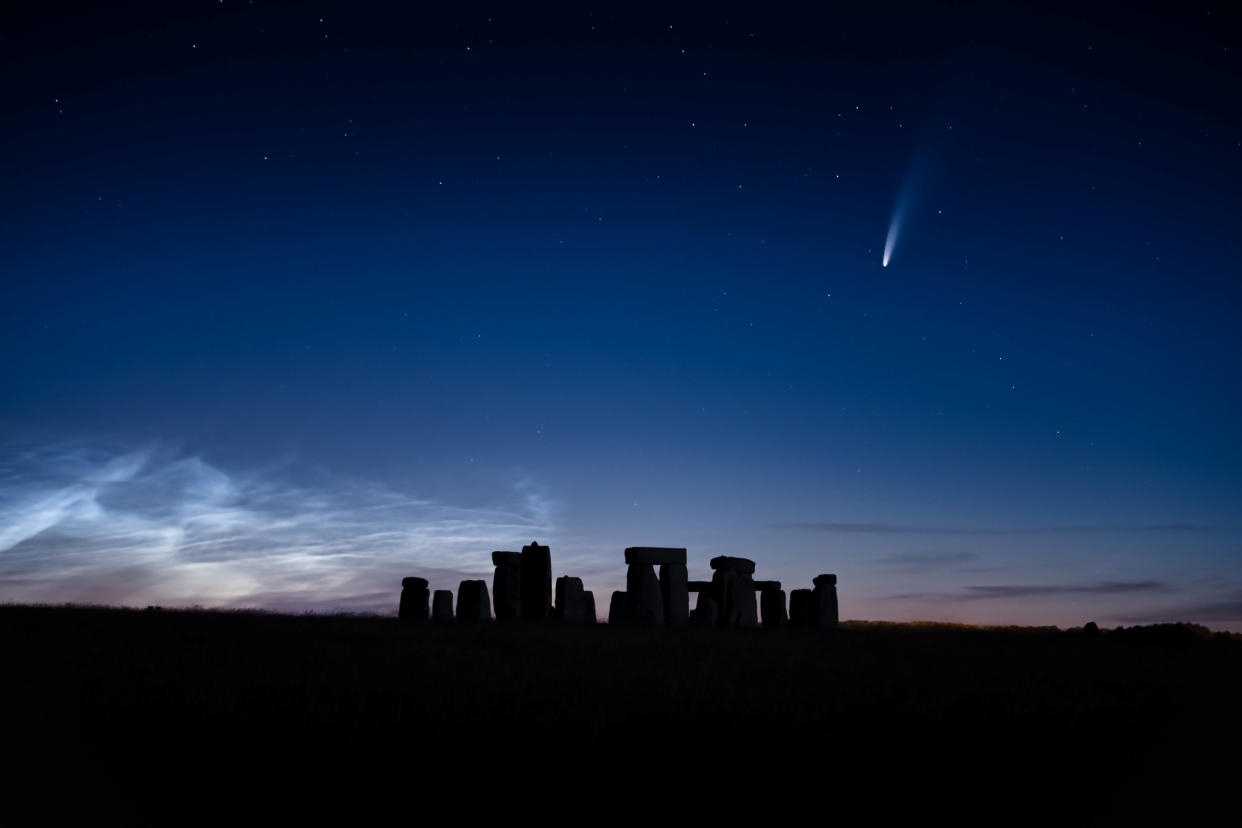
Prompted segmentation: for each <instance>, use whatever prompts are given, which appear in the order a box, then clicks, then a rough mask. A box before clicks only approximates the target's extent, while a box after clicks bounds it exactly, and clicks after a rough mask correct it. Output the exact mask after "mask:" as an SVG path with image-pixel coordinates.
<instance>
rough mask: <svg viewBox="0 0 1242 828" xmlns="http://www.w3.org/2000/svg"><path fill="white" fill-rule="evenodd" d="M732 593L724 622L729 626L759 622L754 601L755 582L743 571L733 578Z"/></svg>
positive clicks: (751, 624) (745, 625)
mask: <svg viewBox="0 0 1242 828" xmlns="http://www.w3.org/2000/svg"><path fill="white" fill-rule="evenodd" d="M732 587H733V594H732V597H731V598H730V600H729V609H728V615H727V616H726V619H727V620H726V623H727V625H728V626H730V627H754V626H756V625H757V624H758V623H759V608H758V607H757V606H756V602H755V582H754V580H753V579H752V578H751V577H750V575H748V574H746V573H745V572H738V573H737V574H736V575H735V576H734V578H733V584H732Z"/></svg>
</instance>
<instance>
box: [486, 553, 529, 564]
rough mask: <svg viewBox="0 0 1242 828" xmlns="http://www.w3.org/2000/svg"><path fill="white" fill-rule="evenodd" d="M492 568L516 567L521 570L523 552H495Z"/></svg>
mask: <svg viewBox="0 0 1242 828" xmlns="http://www.w3.org/2000/svg"><path fill="white" fill-rule="evenodd" d="M492 566H515V567H518V568H521V566H522V553H521V552H493V553H492Z"/></svg>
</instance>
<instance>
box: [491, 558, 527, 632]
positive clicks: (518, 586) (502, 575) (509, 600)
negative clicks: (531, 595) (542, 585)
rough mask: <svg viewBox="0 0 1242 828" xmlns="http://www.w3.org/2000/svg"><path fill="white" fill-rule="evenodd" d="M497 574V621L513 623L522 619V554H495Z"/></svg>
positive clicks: (494, 593) (494, 583) (494, 598)
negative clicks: (517, 619)
mask: <svg viewBox="0 0 1242 828" xmlns="http://www.w3.org/2000/svg"><path fill="white" fill-rule="evenodd" d="M492 563H493V564H495V565H496V574H495V576H493V578H492V601H493V602H494V603H495V609H496V620H497V621H512V620H513V619H515V618H521V617H522V553H521V552H493V553H492Z"/></svg>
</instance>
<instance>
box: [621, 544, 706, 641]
mask: <svg viewBox="0 0 1242 828" xmlns="http://www.w3.org/2000/svg"><path fill="white" fill-rule="evenodd" d="M625 563H626V565H627V567H628V568H627V570H626V574H625V591H626V595H627V596H628V601H629V607H628V612H627V613H626V622H627V623H630V624H636V625H638V626H642V627H650V626H656V627H658V626H663V625H664V624H668V625H670V626H676V625H680V624H684V623H686V622H687V621H689V620H690V594H689V592H688V591H687V587H686V583H687V577H688V576H687V574H686V550H685V549H684V548H680V547H664V546H631V547H629V548H627V549H626V550H625ZM657 566H659V567H660V574H659V577H657V576H656V572H655V567H657ZM608 621H609V623H613V621H612V615H611V614H610V615H609V618H608Z"/></svg>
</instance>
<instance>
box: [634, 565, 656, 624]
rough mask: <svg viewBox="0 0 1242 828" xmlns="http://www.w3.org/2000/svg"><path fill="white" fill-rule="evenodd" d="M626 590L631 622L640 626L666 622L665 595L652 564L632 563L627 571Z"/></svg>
mask: <svg viewBox="0 0 1242 828" xmlns="http://www.w3.org/2000/svg"><path fill="white" fill-rule="evenodd" d="M625 592H626V595H628V596H629V600H630V613H629V618H630V623H631V624H634V625H636V626H640V627H659V626H661V625H663V624H664V596H663V595H661V594H660V581H659V579H658V578H656V574H655V568H654V567H653V566H652V565H651V564H630V566H629V569H627V570H626V573H625Z"/></svg>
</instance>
